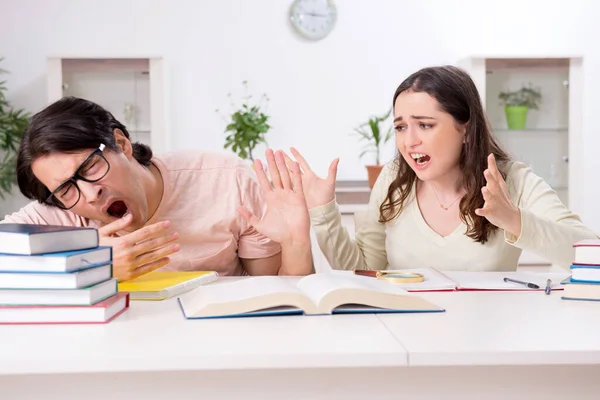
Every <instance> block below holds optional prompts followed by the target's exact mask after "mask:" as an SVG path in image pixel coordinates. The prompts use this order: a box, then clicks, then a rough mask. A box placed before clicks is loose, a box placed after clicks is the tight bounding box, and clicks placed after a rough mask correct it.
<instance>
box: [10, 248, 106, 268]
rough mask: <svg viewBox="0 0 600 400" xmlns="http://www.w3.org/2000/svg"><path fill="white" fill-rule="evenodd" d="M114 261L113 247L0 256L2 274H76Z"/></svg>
mask: <svg viewBox="0 0 600 400" xmlns="http://www.w3.org/2000/svg"><path fill="white" fill-rule="evenodd" d="M111 261H112V247H109V246H99V247H96V248H93V249H85V250H75V251H61V252H58V253H45V254H36V255H31V256H25V255H20V254H0V272H74V271H79V270H82V269H86V268H92V267H96V266H98V265H103V264H108V263H110V262H111Z"/></svg>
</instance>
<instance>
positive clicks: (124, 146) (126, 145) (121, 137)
mask: <svg viewBox="0 0 600 400" xmlns="http://www.w3.org/2000/svg"><path fill="white" fill-rule="evenodd" d="M113 134H114V135H115V143H116V145H117V147H118V148H119V150H121V152H122V153H123V154H125V157H127V158H129V159H130V158H131V157H133V146H132V145H131V140H129V139H128V138H127V136H125V134H124V133H123V131H122V130H120V129H119V128H115V130H114V131H113Z"/></svg>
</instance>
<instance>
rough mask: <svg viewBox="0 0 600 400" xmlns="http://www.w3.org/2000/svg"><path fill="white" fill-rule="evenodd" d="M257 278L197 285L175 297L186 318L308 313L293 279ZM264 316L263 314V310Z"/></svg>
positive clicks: (309, 308) (310, 305)
mask: <svg viewBox="0 0 600 400" xmlns="http://www.w3.org/2000/svg"><path fill="white" fill-rule="evenodd" d="M286 278H287V277H280V276H257V277H251V278H243V279H240V280H236V281H233V282H222V283H215V284H209V285H206V286H200V287H198V288H196V289H194V290H193V291H191V292H188V293H186V294H184V295H182V296H180V297H179V303H180V305H181V307H182V310H183V311H184V314H185V315H186V317H188V318H194V317H210V316H223V315H237V314H244V313H252V312H257V311H260V310H267V309H271V311H273V313H276V312H280V311H282V309H281V307H282V306H286V307H292V308H296V309H299V310H308V311H312V310H313V309H314V305H313V304H311V302H310V300H309V299H308V298H307V297H306V296H305V295H304V294H303V293H302V292H301V291H300V290H298V289H297V288H296V286H295V282H296V281H297V280H294V279H286ZM265 313H266V311H265Z"/></svg>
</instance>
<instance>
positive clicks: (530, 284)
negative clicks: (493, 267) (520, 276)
mask: <svg viewBox="0 0 600 400" xmlns="http://www.w3.org/2000/svg"><path fill="white" fill-rule="evenodd" d="M504 282H513V283H519V284H521V285H525V286H527V287H528V288H530V289H539V288H540V287H539V286H538V285H536V284H535V283H531V282H523V281H518V280H516V279H510V278H504Z"/></svg>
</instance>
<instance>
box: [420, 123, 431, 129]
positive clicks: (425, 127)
mask: <svg viewBox="0 0 600 400" xmlns="http://www.w3.org/2000/svg"><path fill="white" fill-rule="evenodd" d="M420 125H421V128H422V129H431V128H432V127H433V125H431V124H420Z"/></svg>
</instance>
